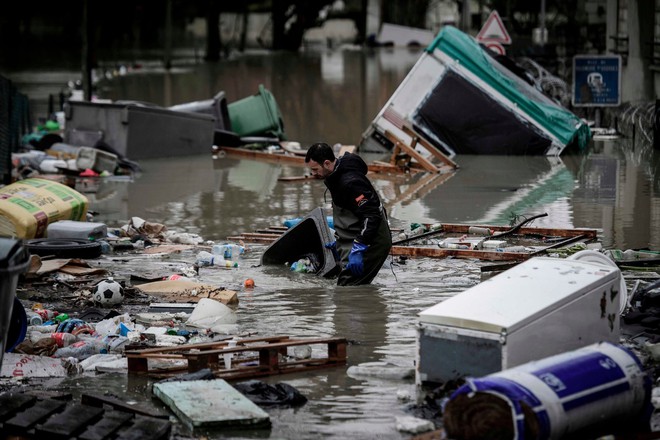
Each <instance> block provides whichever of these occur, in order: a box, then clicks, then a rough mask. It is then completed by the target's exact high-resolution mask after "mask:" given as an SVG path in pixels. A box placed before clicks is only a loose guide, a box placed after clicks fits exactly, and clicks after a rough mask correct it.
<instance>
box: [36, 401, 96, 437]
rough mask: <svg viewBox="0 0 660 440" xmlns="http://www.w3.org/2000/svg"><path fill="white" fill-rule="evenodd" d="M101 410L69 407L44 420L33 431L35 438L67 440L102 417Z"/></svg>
mask: <svg viewBox="0 0 660 440" xmlns="http://www.w3.org/2000/svg"><path fill="white" fill-rule="evenodd" d="M103 413H104V410H103V408H95V407H93V406H86V405H80V404H77V403H74V404H71V405H69V406H68V407H67V408H66V409H65V410H64V411H62V412H61V413H59V414H57V415H56V416H54V417H51V418H49V419H48V420H46V421H45V422H44V423H43V424H42V425H39V426H37V427H36V429H35V434H36V436H37V437H43V438H49V439H69V438H73V437H75V436H77V435H78V434H80V433H82V432H83V431H84V430H85V429H86V427H87V425H89V424H92V423H96V422H97V421H98V420H100V419H101V417H102V416H103Z"/></svg>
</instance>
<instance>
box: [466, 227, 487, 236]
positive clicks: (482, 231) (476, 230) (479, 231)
mask: <svg viewBox="0 0 660 440" xmlns="http://www.w3.org/2000/svg"><path fill="white" fill-rule="evenodd" d="M468 234H471V235H486V236H490V235H493V231H491V230H490V229H488V228H482V227H479V226H470V227H469V228H468Z"/></svg>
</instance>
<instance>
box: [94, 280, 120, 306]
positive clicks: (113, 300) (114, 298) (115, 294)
mask: <svg viewBox="0 0 660 440" xmlns="http://www.w3.org/2000/svg"><path fill="white" fill-rule="evenodd" d="M92 298H94V301H96V302H98V303H101V304H119V303H121V302H122V301H123V300H124V288H123V287H122V286H121V284H119V283H118V282H117V281H115V280H113V279H112V278H108V279H105V280H101V282H99V283H98V284H97V285H96V286H95V287H94V290H93V291H92Z"/></svg>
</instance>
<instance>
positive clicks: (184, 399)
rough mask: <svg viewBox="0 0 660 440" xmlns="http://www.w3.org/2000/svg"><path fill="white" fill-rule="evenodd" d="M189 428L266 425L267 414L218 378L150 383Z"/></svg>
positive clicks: (156, 394) (155, 393)
mask: <svg viewBox="0 0 660 440" xmlns="http://www.w3.org/2000/svg"><path fill="white" fill-rule="evenodd" d="M153 392H154V395H155V396H156V397H158V398H159V399H160V400H162V401H163V402H164V403H165V404H166V405H167V406H168V407H169V408H170V409H171V410H172V411H173V412H174V413H175V414H176V415H177V417H178V418H179V420H181V421H182V422H183V423H184V424H185V425H186V426H187V427H188V428H189V429H191V430H193V429H195V428H202V427H204V428H210V427H217V426H236V425H239V426H243V427H254V426H260V425H270V416H269V415H268V413H267V412H266V411H264V410H263V409H261V408H259V407H258V406H257V405H256V404H255V403H253V402H252V401H251V400H250V399H248V398H247V397H245V396H244V395H243V394H241V393H240V392H239V391H238V390H237V389H236V388H234V387H232V386H231V385H229V384H228V383H227V382H226V381H224V380H222V379H215V380H192V381H173V382H160V383H156V384H154V386H153Z"/></svg>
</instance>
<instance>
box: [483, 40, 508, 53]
mask: <svg viewBox="0 0 660 440" xmlns="http://www.w3.org/2000/svg"><path fill="white" fill-rule="evenodd" d="M482 44H483V45H484V46H486V47H487V48H488V49H490V50H492V51H493V52H495V53H498V54H500V55H506V50H505V49H504V46H502V45H501V44H500V43H496V42H493V41H488V42H485V43H482Z"/></svg>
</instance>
